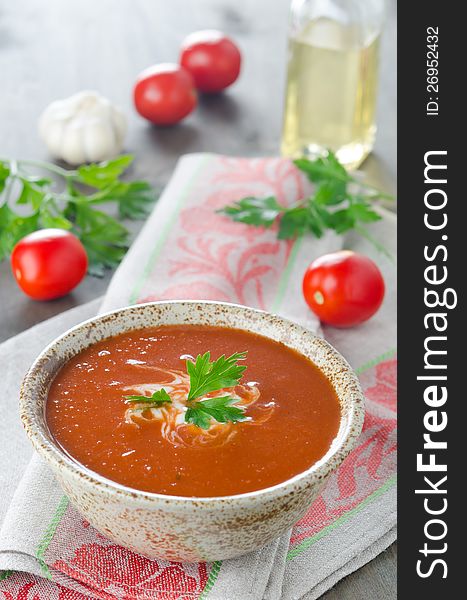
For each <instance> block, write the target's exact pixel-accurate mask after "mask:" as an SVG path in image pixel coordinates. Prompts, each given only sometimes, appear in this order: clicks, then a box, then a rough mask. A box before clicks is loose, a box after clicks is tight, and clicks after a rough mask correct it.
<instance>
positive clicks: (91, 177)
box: [77, 154, 133, 190]
mask: <svg viewBox="0 0 467 600" xmlns="http://www.w3.org/2000/svg"><path fill="white" fill-rule="evenodd" d="M132 162H133V156H131V154H122V155H121V156H118V157H117V158H114V159H113V160H107V161H105V162H101V163H92V164H90V165H83V166H81V167H79V169H78V177H77V180H78V181H79V182H80V183H84V184H86V185H89V186H91V187H94V188H97V189H99V190H101V189H103V188H105V187H107V186H108V185H110V184H112V183H114V181H115V180H116V179H118V178H119V177H120V175H121V174H122V173H123V171H125V169H127V168H128V166H129V165H130V163H132Z"/></svg>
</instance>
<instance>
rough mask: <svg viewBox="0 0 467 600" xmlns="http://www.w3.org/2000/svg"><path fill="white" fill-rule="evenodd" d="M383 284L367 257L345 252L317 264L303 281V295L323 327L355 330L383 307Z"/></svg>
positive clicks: (320, 259)
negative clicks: (323, 324)
mask: <svg viewBox="0 0 467 600" xmlns="http://www.w3.org/2000/svg"><path fill="white" fill-rule="evenodd" d="M384 291H385V286H384V280H383V276H382V275H381V271H380V270H379V268H378V267H377V266H376V264H375V263H374V262H373V261H372V260H371V259H369V258H368V257H366V256H363V255H362V254H357V253H356V252H351V251H349V250H342V251H341V252H333V253H331V254H325V255H323V256H321V257H320V258H317V259H316V260H314V261H313V262H312V263H311V264H310V266H309V267H308V269H307V270H306V272H305V276H304V278H303V295H304V297H305V300H306V302H307V304H308V306H309V307H310V308H311V310H312V311H313V312H314V313H315V314H316V315H317V316H318V317H319V318H320V320H321V321H322V322H323V323H327V324H328V325H334V326H335V327H352V326H353V325H358V324H359V323H363V322H364V321H366V320H367V319H369V318H370V317H371V316H373V315H374V314H375V312H376V311H377V310H378V309H379V307H380V306H381V303H382V302H383V298H384Z"/></svg>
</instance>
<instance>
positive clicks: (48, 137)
mask: <svg viewBox="0 0 467 600" xmlns="http://www.w3.org/2000/svg"><path fill="white" fill-rule="evenodd" d="M126 128H127V127H126V118H125V116H124V115H123V113H122V112H121V111H120V110H119V109H118V108H116V107H115V106H113V105H112V104H111V102H109V100H107V98H104V97H103V96H101V95H100V94H98V93H97V92H92V91H83V92H79V93H78V94H74V95H73V96H70V97H69V98H65V99H64V100H57V101H56V102H52V103H51V104H49V106H48V107H47V108H46V109H45V110H44V112H43V113H42V115H41V117H40V119H39V133H40V136H41V138H42V139H43V140H44V142H45V144H46V145H47V148H48V150H49V152H50V153H51V154H52V155H53V156H54V157H55V158H61V159H63V160H65V161H66V162H67V163H69V164H70V165H80V164H83V163H86V162H99V161H103V160H107V159H109V158H112V157H113V156H115V155H117V154H118V153H119V152H120V151H121V150H122V147H123V140H124V137H125V134H126Z"/></svg>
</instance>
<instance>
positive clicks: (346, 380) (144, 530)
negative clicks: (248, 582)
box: [20, 301, 364, 561]
mask: <svg viewBox="0 0 467 600" xmlns="http://www.w3.org/2000/svg"><path fill="white" fill-rule="evenodd" d="M181 323H187V324H206V325H218V326H224V327H236V328H239V329H244V330H247V331H252V332H255V333H258V334H261V335H263V336H266V337H268V338H271V339H273V340H276V341H278V342H281V343H283V344H285V345H286V346H288V347H290V348H293V349H295V350H297V351H298V352H300V353H301V354H303V355H305V356H306V357H308V358H309V359H311V360H312V361H313V362H314V363H315V364H316V365H318V366H319V367H320V369H321V370H322V371H323V372H324V373H325V375H326V376H327V377H328V379H329V380H330V381H331V383H332V385H333V386H334V389H335V391H336V393H337V396H338V398H339V402H340V407H341V419H340V428H339V432H338V434H337V436H336V438H335V440H334V441H333V443H332V445H331V447H330V449H329V451H328V452H327V453H326V455H325V456H324V457H323V458H322V459H321V460H320V461H318V462H317V463H316V464H314V465H313V466H312V467H310V468H309V469H308V470H307V471H305V472H303V473H300V474H299V475H296V476H295V477H293V478H292V479H289V480H287V481H284V482H283V483H280V484H278V485H275V486H273V487H269V488H266V489H263V490H259V491H255V492H249V493H245V494H238V495H234V496H223V497H211V498H187V497H181V496H167V495H162V494H155V493H149V492H143V491H138V490H135V489H130V488H128V487H125V486H123V485H120V484H118V483H115V482H113V481H110V480H108V479H106V478H104V477H102V476H100V475H98V474H96V473H94V472H92V471H90V470H89V469H87V468H86V467H84V466H82V465H80V464H79V463H77V462H75V461H74V460H73V459H72V458H70V457H69V456H68V455H67V454H66V453H65V452H63V450H61V449H60V447H59V446H58V445H57V443H56V442H55V441H54V440H53V438H52V436H51V434H50V432H49V430H48V427H47V423H46V421H45V403H46V399H47V393H48V389H49V386H50V383H51V381H52V380H53V379H54V377H55V375H56V373H57V372H58V371H59V369H60V368H61V367H62V366H63V365H64V364H65V363H66V362H67V361H68V360H69V359H70V357H72V356H74V355H75V354H77V353H78V352H80V351H81V350H82V349H84V348H86V347H88V346H89V345H91V344H93V343H95V342H98V341H100V340H102V339H104V338H107V337H109V336H114V335H116V334H119V333H123V332H126V331H129V330H132V329H139V328H143V327H148V326H158V325H166V324H181ZM20 404H21V419H22V422H23V425H24V427H25V429H26V432H27V434H28V436H29V439H30V440H31V442H32V444H33V446H34V448H35V449H36V450H37V452H38V453H39V454H40V456H41V457H42V458H43V459H45V461H46V462H47V463H48V465H49V466H50V468H51V469H52V470H53V472H54V474H55V476H56V478H57V480H58V482H59V483H60V485H61V486H62V488H63V491H64V492H65V494H66V495H67V496H68V498H69V499H70V501H71V502H72V504H73V505H74V506H75V507H76V508H77V509H78V511H79V512H80V513H81V514H82V515H83V516H84V517H85V518H86V519H87V520H88V521H89V522H90V523H91V524H92V525H93V526H94V527H95V528H96V529H97V530H98V531H100V532H101V533H102V534H103V535H105V536H106V537H108V538H110V539H111V540H113V541H114V542H116V543H118V544H121V545H122V546H125V547H126V548H129V549H131V550H133V551H135V552H139V553H141V554H143V555H145V556H147V557H149V558H160V559H166V560H174V561H213V560H220V559H227V558H232V557H235V556H239V555H242V554H245V553H247V552H250V551H252V550H256V549H258V548H259V547H261V546H263V545H265V544H267V543H268V542H270V541H271V540H273V539H275V538H277V537H278V536H279V535H281V534H282V533H283V532H284V531H286V530H287V529H288V528H290V527H291V526H292V525H293V524H294V523H295V522H296V521H298V520H299V519H300V518H301V517H302V516H303V515H304V513H305V512H306V510H307V509H308V508H309V506H310V505H311V504H312V502H313V501H314V500H315V498H316V497H317V495H318V494H319V492H320V490H321V488H322V486H323V484H324V483H325V481H326V479H327V478H328V477H329V475H330V474H331V473H332V471H334V470H335V469H336V468H337V467H338V466H339V465H340V464H341V462H342V461H343V460H344V458H345V457H346V456H347V454H348V453H349V452H350V450H351V449H352V447H353V445H354V443H355V440H356V439H357V437H358V435H359V434H360V431H361V428H362V423H363V416H364V408H363V406H364V404H363V394H362V391H361V388H360V385H359V383H358V379H357V377H356V375H355V374H354V372H353V371H352V369H351V368H350V366H349V365H348V364H347V362H346V361H345V360H344V358H342V356H341V355H340V354H339V353H338V352H337V351H336V350H335V349H334V348H333V347H332V346H330V345H329V344H328V343H327V342H326V341H324V340H323V339H321V338H320V337H317V336H316V335H314V334H313V333H311V332H310V331H308V330H306V329H304V328H303V327H301V326H299V325H297V324H295V323H292V322H291V321H288V320H286V319H283V318H282V317H279V316H276V315H272V314H269V313H266V312H262V311H259V310H254V309H251V308H247V307H244V306H239V305H234V304H224V303H218V302H197V301H174V302H154V303H148V304H140V305H137V306H131V307H128V308H123V309H121V310H117V311H114V312H111V313H107V314H104V315H101V316H99V317H96V318H94V319H90V320H88V321H85V322H84V323H82V324H80V325H77V326H76V327H73V328H72V329H70V330H69V331H67V332H66V333H65V334H63V335H62V336H61V337H59V338H58V339H56V340H55V341H54V342H52V343H51V344H50V345H49V346H48V347H47V348H46V349H45V350H44V351H43V352H42V354H41V355H40V356H39V357H38V358H37V360H36V361H35V362H34V364H33V365H32V367H31V368H30V370H29V372H28V373H27V374H26V377H25V378H24V381H23V385H22V389H21V401H20Z"/></svg>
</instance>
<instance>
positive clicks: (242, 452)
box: [46, 325, 340, 497]
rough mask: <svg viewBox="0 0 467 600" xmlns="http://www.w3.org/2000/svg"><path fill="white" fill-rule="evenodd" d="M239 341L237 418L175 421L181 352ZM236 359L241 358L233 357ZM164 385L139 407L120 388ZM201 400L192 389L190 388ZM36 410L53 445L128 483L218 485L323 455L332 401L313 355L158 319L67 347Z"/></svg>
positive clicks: (225, 347) (285, 470)
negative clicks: (71, 353)
mask: <svg viewBox="0 0 467 600" xmlns="http://www.w3.org/2000/svg"><path fill="white" fill-rule="evenodd" d="M207 351H210V353H211V360H215V359H217V358H219V357H220V356H221V355H223V354H225V355H226V356H230V355H231V354H233V353H235V352H243V351H247V352H248V354H247V357H246V360H245V361H242V363H241V364H245V365H246V366H247V368H246V370H245V372H244V373H243V377H242V379H241V381H240V383H239V385H237V386H235V387H234V388H229V389H224V390H223V391H222V392H214V393H211V394H209V396H211V397H214V396H219V397H220V396H226V395H229V394H230V396H231V397H235V398H236V405H237V406H240V407H241V408H242V410H243V411H244V415H245V417H246V418H247V420H245V421H242V422H237V423H233V422H227V423H220V422H218V421H216V420H214V419H213V420H212V421H211V422H210V425H209V428H208V429H206V430H204V429H201V428H200V427H198V426H197V425H194V424H191V423H186V422H185V412H186V398H187V393H188V390H189V386H190V382H189V378H188V375H187V374H186V373H187V371H186V360H187V359H188V360H189V359H190V358H196V356H197V355H198V354H203V353H205V352H207ZM239 364H240V363H239ZM161 387H163V388H164V389H165V390H166V391H167V392H168V393H169V395H171V397H172V403H171V404H170V405H169V404H165V405H163V406H161V407H160V408H151V409H147V408H146V409H145V408H144V404H143V405H138V404H137V403H136V404H135V403H132V404H129V403H127V402H126V400H125V396H128V395H143V396H151V395H152V394H153V393H154V392H155V391H157V390H160V389H161ZM200 400H202V398H200ZM46 419H47V423H48V426H49V428H50V431H51V433H52V435H53V436H54V438H55V439H56V441H57V442H58V443H59V444H60V446H61V447H62V448H63V449H64V450H65V451H66V452H67V453H68V454H69V455H70V456H72V457H73V458H74V459H75V460H77V461H78V462H80V463H82V464H83V465H85V466H86V467H88V468H89V469H91V470H92V471H95V472H96V473H99V474H100V475H103V476H104V477H107V478H108V479H112V480H113V481H116V482H118V483H121V484H124V485H126V486H129V487H131V488H135V489H138V490H145V491H148V492H158V493H161V494H170V495H178V496H198V497H206V496H224V495H230V494H241V493H244V492H250V491H253V490H259V489H263V488H266V487H269V486H272V485H275V484H277V483H280V482H283V481H285V480H287V479H289V478H290V477H293V476H294V475H297V474H298V473H301V472H302V471H305V470H306V469H308V468H309V467H310V466H312V465H313V464H314V463H315V462H316V461H317V460H319V459H320V458H322V457H323V456H324V454H325V453H326V452H327V450H328V449H329V447H330V445H331V442H332V440H333V439H334V438H335V436H336V434H337V431H338V428H339V420H340V408H339V401H338V399H337V396H336V394H335V392H334V389H333V387H332V386H331V384H330V382H329V380H328V379H327V378H326V377H325V375H324V374H323V373H322V372H321V371H320V370H319V368H318V367H317V366H315V365H314V364H313V363H312V362H310V361H309V360H307V359H306V358H304V357H303V356H301V355H300V354H299V353H297V352H295V351H293V350H290V349H289V348H287V347H285V346H284V345H282V344H280V343H277V342H273V341H271V340H269V339H267V338H265V337H263V336H260V335H256V334H252V333H249V332H245V331H241V330H238V329H226V328H221V327H210V326H201V325H200V326H198V325H166V326H161V327H157V328H155V327H153V328H147V329H140V330H136V331H131V332H129V333H124V334H121V335H117V336H115V337H112V338H108V339H106V340H103V341H102V342H99V343H97V344H94V345H92V346H90V347H89V348H87V349H86V350H83V351H82V352H80V353H79V354H78V355H76V356H75V357H73V358H72V359H71V360H70V361H69V362H68V363H67V364H66V365H65V366H64V367H63V368H62V369H61V371H60V372H59V373H58V374H57V376H56V377H55V379H54V381H53V382H52V385H51V388H50V391H49V396H48V401H47V407H46Z"/></svg>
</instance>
